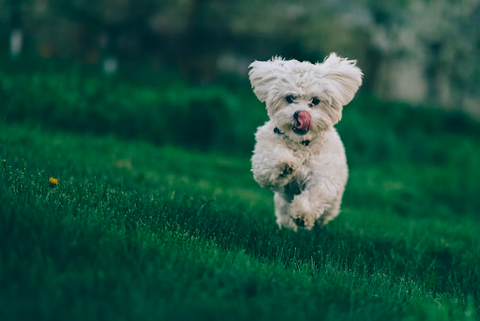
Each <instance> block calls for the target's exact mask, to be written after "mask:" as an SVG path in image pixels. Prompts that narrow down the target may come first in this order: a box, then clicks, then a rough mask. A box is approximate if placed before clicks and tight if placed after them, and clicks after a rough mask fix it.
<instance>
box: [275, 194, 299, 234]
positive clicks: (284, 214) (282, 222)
mask: <svg viewBox="0 0 480 321" xmlns="http://www.w3.org/2000/svg"><path fill="white" fill-rule="evenodd" d="M273 200H274V202H275V216H276V217H277V224H278V227H280V228H282V227H286V228H289V229H293V230H295V231H296V230H297V225H296V224H295V223H293V220H292V218H291V217H290V215H288V212H289V210H290V205H291V204H290V203H289V202H287V201H286V200H285V199H284V198H283V196H282V195H281V194H280V193H278V192H276V193H275V196H274V197H273Z"/></svg>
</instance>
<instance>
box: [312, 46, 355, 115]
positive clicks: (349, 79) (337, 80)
mask: <svg viewBox="0 0 480 321" xmlns="http://www.w3.org/2000/svg"><path fill="white" fill-rule="evenodd" d="M356 63H357V61H356V60H348V59H347V58H341V57H339V56H337V54H335V53H331V54H330V55H329V56H328V57H326V58H325V60H324V62H323V63H321V64H317V66H318V67H319V68H321V74H323V75H322V76H323V77H322V78H323V79H324V80H327V83H328V86H329V87H330V92H331V95H332V100H333V101H332V103H335V104H336V105H337V106H335V107H338V108H341V107H343V106H345V105H347V104H348V103H349V102H350V101H351V100H352V99H353V96H354V95H355V93H356V92H357V90H358V88H359V87H360V86H361V85H362V77H363V73H362V71H361V70H360V68H358V67H357V66H356Z"/></svg>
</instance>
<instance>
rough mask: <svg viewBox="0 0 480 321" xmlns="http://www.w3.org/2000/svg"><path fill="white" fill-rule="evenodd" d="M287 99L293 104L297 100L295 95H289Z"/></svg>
mask: <svg viewBox="0 0 480 321" xmlns="http://www.w3.org/2000/svg"><path fill="white" fill-rule="evenodd" d="M285 100H286V101H287V103H289V104H291V103H293V101H294V100H295V96H293V95H288V96H287V97H285Z"/></svg>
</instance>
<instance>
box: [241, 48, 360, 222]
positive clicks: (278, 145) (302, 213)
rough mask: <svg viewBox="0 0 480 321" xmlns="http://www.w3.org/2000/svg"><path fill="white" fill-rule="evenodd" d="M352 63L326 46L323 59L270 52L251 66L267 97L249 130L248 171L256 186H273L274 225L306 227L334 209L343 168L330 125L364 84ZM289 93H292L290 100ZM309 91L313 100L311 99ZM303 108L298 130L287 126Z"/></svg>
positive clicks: (338, 200)
mask: <svg viewBox="0 0 480 321" xmlns="http://www.w3.org/2000/svg"><path fill="white" fill-rule="evenodd" d="M355 64H356V61H354V60H347V59H346V58H341V57H339V56H337V55H336V54H335V53H332V54H330V55H329V56H328V57H327V58H325V60H324V62H323V63H316V64H312V63H310V62H306V61H304V62H300V61H297V60H283V59H282V58H280V57H274V58H272V59H271V60H268V61H255V62H253V63H252V64H251V65H250V68H251V70H250V72H249V77H250V82H251V84H252V88H253V91H254V92H255V95H256V96H257V98H258V99H259V100H260V101H261V102H266V107H267V112H268V116H269V118H270V120H269V121H268V122H267V123H265V125H263V126H261V127H259V128H258V130H257V133H256V134H255V138H256V141H257V142H256V145H255V150H254V152H253V157H252V172H253V175H254V179H255V180H256V181H257V182H258V184H260V186H262V187H264V188H269V189H271V190H273V191H274V193H275V196H274V201H275V215H276V217H277V223H278V225H279V226H280V227H282V226H283V227H287V228H291V229H294V230H297V226H301V227H305V228H306V229H311V228H312V227H313V226H314V224H315V222H316V221H319V224H320V225H322V226H323V225H325V224H327V223H328V222H329V221H330V220H332V219H333V218H335V217H336V216H337V215H338V214H339V212H340V204H341V201H342V196H343V192H344V190H345V185H346V183H347V178H348V167H347V161H346V157H345V149H344V146H343V143H342V141H341V140H340V136H339V135H338V133H337V131H336V130H335V128H334V127H333V126H334V125H335V124H336V123H337V122H338V121H340V119H341V117H342V110H343V106H345V105H346V104H348V103H349V102H350V101H351V100H352V99H353V96H354V95H355V93H356V92H357V90H358V88H359V87H360V85H361V84H362V76H363V74H362V72H361V70H360V69H359V68H358V67H357V66H356V65H355ZM289 95H291V96H293V97H294V98H295V99H294V101H293V102H292V103H289V102H288V101H287V99H286V97H287V96H289ZM315 97H316V98H318V99H319V100H320V103H319V104H318V105H314V104H313V103H312V99H313V98H315ZM313 101H315V100H313ZM302 110H306V111H308V113H310V115H311V125H310V129H309V130H308V132H307V133H306V134H303V135H301V134H298V133H297V132H296V131H294V130H293V127H294V124H295V120H294V114H295V112H296V111H302ZM275 128H278V129H279V130H280V133H279V131H278V130H277V133H275V132H274V129H275ZM305 141H308V142H309V144H308V146H305V145H306V144H305ZM302 142H303V144H302Z"/></svg>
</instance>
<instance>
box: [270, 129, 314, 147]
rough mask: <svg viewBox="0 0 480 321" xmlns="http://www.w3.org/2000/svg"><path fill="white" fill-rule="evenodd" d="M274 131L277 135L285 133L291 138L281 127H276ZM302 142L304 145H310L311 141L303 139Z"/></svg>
mask: <svg viewBox="0 0 480 321" xmlns="http://www.w3.org/2000/svg"><path fill="white" fill-rule="evenodd" d="M273 132H274V133H275V134H277V135H283V136H284V137H285V138H289V137H288V136H287V135H285V133H283V132H282V131H281V130H280V129H278V127H275V128H274V129H273ZM300 144H302V145H303V146H308V145H310V141H309V140H304V141H301V142H300Z"/></svg>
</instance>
